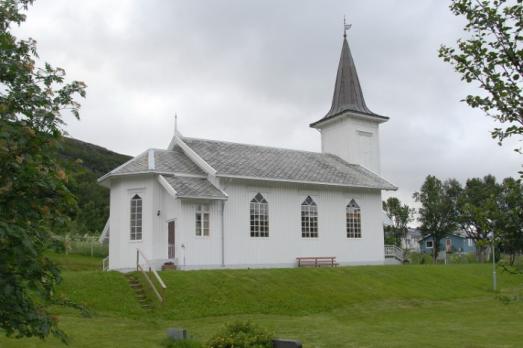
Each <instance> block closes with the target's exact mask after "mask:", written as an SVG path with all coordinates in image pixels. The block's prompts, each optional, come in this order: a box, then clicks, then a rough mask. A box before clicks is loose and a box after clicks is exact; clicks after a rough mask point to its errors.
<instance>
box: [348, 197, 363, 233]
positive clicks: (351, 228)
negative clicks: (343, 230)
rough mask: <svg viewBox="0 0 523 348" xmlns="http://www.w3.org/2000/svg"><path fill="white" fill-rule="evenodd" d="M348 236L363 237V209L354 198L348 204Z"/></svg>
mask: <svg viewBox="0 0 523 348" xmlns="http://www.w3.org/2000/svg"><path fill="white" fill-rule="evenodd" d="M346 212H347V238H361V209H360V206H359V205H358V203H356V201H355V200H354V199H353V200H351V201H350V203H349V204H347V207H346Z"/></svg>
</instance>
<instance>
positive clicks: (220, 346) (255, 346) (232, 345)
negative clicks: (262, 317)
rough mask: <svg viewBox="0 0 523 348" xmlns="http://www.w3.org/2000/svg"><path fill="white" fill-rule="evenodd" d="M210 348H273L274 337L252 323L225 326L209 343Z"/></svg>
mask: <svg viewBox="0 0 523 348" xmlns="http://www.w3.org/2000/svg"><path fill="white" fill-rule="evenodd" d="M208 346H209V348H271V347H272V335H271V334H270V333H269V332H267V331H265V330H264V329H262V328H259V327H258V326H256V325H254V324H252V323H251V322H234V323H230V324H227V325H225V328H223V329H222V331H220V332H219V333H218V334H216V335H215V336H214V337H213V338H211V340H210V341H209V343H208Z"/></svg>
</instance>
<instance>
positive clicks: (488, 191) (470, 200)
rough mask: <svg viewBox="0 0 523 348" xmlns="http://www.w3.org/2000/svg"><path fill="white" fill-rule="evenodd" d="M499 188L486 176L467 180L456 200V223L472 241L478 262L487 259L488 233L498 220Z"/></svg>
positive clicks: (491, 177)
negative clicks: (476, 251) (457, 222)
mask: <svg viewBox="0 0 523 348" xmlns="http://www.w3.org/2000/svg"><path fill="white" fill-rule="evenodd" d="M500 193H501V187H500V185H499V184H498V183H496V178H495V177H494V176H492V175H487V176H485V177H484V178H483V179H481V178H472V179H468V180H467V182H466V184H465V187H464V189H463V192H461V194H460V196H459V198H458V206H457V209H458V221H459V224H460V226H461V228H462V229H463V230H464V231H465V233H466V234H467V237H468V238H470V239H472V240H474V242H475V244H476V248H477V250H478V255H479V256H480V261H485V260H486V258H487V255H486V253H487V251H488V249H487V247H488V246H489V244H490V239H489V235H488V234H489V233H491V232H492V231H494V224H495V221H497V220H498V219H499V215H500V211H499V206H498V200H499V197H500Z"/></svg>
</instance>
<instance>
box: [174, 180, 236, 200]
mask: <svg viewBox="0 0 523 348" xmlns="http://www.w3.org/2000/svg"><path fill="white" fill-rule="evenodd" d="M164 178H165V180H167V182H168V183H169V184H170V185H171V186H172V188H173V189H174V190H175V191H176V196H177V197H180V198H213V199H227V196H226V195H224V194H223V192H222V191H220V190H218V189H217V188H216V187H215V186H214V185H213V184H211V183H210V182H209V181H208V180H207V179H205V178H192V177H181V176H170V175H164Z"/></svg>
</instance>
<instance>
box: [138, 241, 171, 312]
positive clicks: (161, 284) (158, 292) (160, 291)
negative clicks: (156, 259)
mask: <svg viewBox="0 0 523 348" xmlns="http://www.w3.org/2000/svg"><path fill="white" fill-rule="evenodd" d="M140 256H141V258H142V259H143V261H144V262H145V267H144V266H142V264H140ZM136 271H138V272H142V273H143V275H144V277H145V280H147V283H148V284H149V286H150V287H151V289H152V290H153V292H154V294H155V295H156V297H157V298H158V300H160V302H162V303H163V302H164V301H165V289H167V286H165V283H164V282H163V280H162V278H160V275H159V274H158V272H156V270H155V269H154V268H153V267H152V266H151V263H150V262H149V260H148V259H147V258H146V257H145V255H144V254H143V253H142V251H141V250H140V249H136ZM148 273H149V274H150V273H152V274H153V275H154V278H153V279H156V281H157V283H158V285H159V286H156V285H154V282H153V280H152V279H151V277H150V276H149V274H148ZM158 287H159V288H160V289H158Z"/></svg>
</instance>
